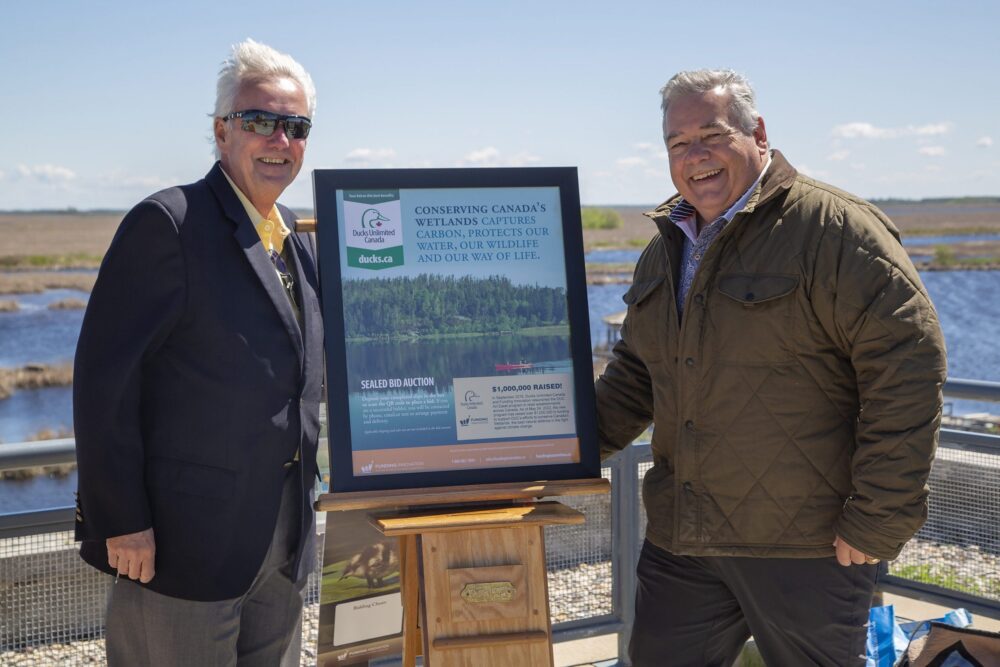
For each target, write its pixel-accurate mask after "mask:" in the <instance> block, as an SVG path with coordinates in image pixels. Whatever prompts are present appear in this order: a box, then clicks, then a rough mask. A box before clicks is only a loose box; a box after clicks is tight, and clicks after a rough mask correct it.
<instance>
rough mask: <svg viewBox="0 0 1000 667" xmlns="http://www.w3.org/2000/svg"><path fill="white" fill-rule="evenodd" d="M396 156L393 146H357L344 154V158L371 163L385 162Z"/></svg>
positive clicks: (348, 160) (353, 161) (355, 161)
mask: <svg viewBox="0 0 1000 667" xmlns="http://www.w3.org/2000/svg"><path fill="white" fill-rule="evenodd" d="M395 157H396V151H394V150H393V149H391V148H355V149H354V150H352V151H350V152H349V153H348V154H347V155H345V156H344V160H345V161H347V162H351V163H354V164H370V163H371V162H385V161H388V160H392V159H393V158H395Z"/></svg>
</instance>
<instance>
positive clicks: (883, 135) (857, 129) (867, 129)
mask: <svg viewBox="0 0 1000 667" xmlns="http://www.w3.org/2000/svg"><path fill="white" fill-rule="evenodd" d="M831 132H832V134H833V136H835V137H840V138H842V139H895V138H896V137H909V136H917V137H933V136H938V135H941V134H947V133H948V132H951V123H929V124H927V125H907V126H905V127H877V126H875V125H872V124H871V123H864V122H854V123H844V124H843V125H835V126H834V128H833V130H831Z"/></svg>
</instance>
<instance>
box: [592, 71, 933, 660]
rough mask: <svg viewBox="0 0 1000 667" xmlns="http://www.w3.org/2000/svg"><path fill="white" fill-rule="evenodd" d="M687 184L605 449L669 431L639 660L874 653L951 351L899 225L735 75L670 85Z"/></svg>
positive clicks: (638, 620) (603, 406)
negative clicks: (785, 127) (773, 116)
mask: <svg viewBox="0 0 1000 667" xmlns="http://www.w3.org/2000/svg"><path fill="white" fill-rule="evenodd" d="M661 94H662V109H663V136H664V140H665V142H666V147H667V157H668V160H669V165H670V175H671V178H672V180H673V183H674V185H675V186H676V188H677V190H678V194H676V195H674V196H673V197H671V198H670V199H669V200H667V201H666V202H665V203H664V204H663V205H661V206H660V207H659V208H657V209H656V210H655V211H653V212H652V213H650V214H648V215H649V216H650V217H651V218H652V219H653V221H654V222H655V223H656V226H657V230H658V234H656V235H655V236H654V238H653V240H652V241H651V242H650V243H649V245H648V246H647V247H646V250H645V251H644V252H643V254H642V256H641V257H640V259H639V262H638V264H637V265H636V269H635V275H634V279H633V284H632V286H631V288H630V289H629V290H628V292H627V293H626V294H625V297H624V300H625V302H626V303H627V304H628V314H627V316H626V318H625V322H624V325H623V326H622V330H621V341H620V342H619V343H618V344H617V345H616V347H615V350H614V354H615V356H614V359H613V360H612V361H611V363H610V364H608V367H607V369H606V370H605V371H604V373H603V375H602V376H601V377H600V378H599V379H598V381H597V400H598V428H599V437H600V441H601V445H602V452H603V453H604V454H605V455H608V454H611V453H613V452H614V451H616V450H618V449H621V448H622V447H625V446H626V445H628V443H630V442H631V441H632V440H633V439H634V438H635V437H637V436H638V435H639V434H640V433H642V432H643V430H645V429H646V428H647V427H648V426H649V425H650V423H652V424H654V427H655V428H654V431H653V438H652V453H653V467H652V468H651V469H650V470H649V471H648V472H647V473H646V475H645V479H644V481H643V502H644V505H645V507H646V512H647V516H648V519H649V521H648V525H647V530H646V542H645V544H644V545H643V550H642V554H641V556H640V559H639V564H638V570H637V575H638V587H637V592H636V613H635V622H634V625H633V629H632V637H631V642H630V645H629V653H630V657H631V660H632V664H634V665H637V666H655V667H659V666H661V665H671V666H672V667H680V666H685V665H688V666H691V667H696V666H697V667H703V666H705V665H724V666H726V667H728V666H729V665H731V664H732V663H733V661H734V659H735V658H736V656H737V654H738V653H739V651H740V649H741V647H742V645H743V643H744V642H745V641H746V639H747V638H748V637H749V636H750V635H751V634H752V635H753V637H754V639H755V641H756V643H757V646H758V648H759V649H760V652H761V654H762V656H763V658H764V661H765V662H766V663H767V664H768V665H776V666H781V665H796V666H797V665H828V666H830V667H844V666H845V665H863V664H864V663H865V638H866V632H865V624H866V621H867V618H868V607H869V605H870V604H871V599H872V594H873V590H874V588H875V583H876V578H877V573H878V565H877V563H878V562H879V560H880V559H891V558H895V557H896V555H897V554H899V552H900V550H901V549H902V548H903V545H904V544H905V543H906V542H907V541H908V540H909V539H910V538H911V537H912V536H913V534H914V533H915V532H916V531H917V529H918V528H920V526H921V524H922V523H923V521H924V519H925V517H926V512H927V493H928V490H927V486H926V482H927V476H928V474H929V471H930V464H931V460H932V458H933V455H934V449H935V446H936V444H937V428H938V425H939V422H940V416H941V385H942V383H943V382H944V378H945V354H944V343H943V339H942V336H941V331H940V327H939V325H938V320H937V315H936V313H935V311H934V308H933V306H932V305H931V302H930V300H929V298H928V296H927V292H926V291H925V290H924V287H923V285H922V284H921V282H920V278H919V276H918V274H917V271H916V270H915V269H914V267H913V265H912V263H911V262H910V260H909V258H908V256H907V254H906V252H905V251H904V250H903V248H902V245H901V244H900V242H899V233H898V231H897V230H896V228H895V226H893V224H892V222H891V221H890V220H889V219H888V218H887V217H886V216H885V215H884V214H883V213H882V212H881V211H879V210H878V209H877V208H875V207H874V206H872V205H871V204H869V203H867V202H865V201H862V200H860V199H858V198H856V197H854V196H852V195H849V194H847V193H845V192H842V191H839V190H837V189H835V188H833V187H831V186H829V185H825V184H823V183H820V182H818V181H815V180H812V179H810V178H807V177H805V176H803V175H802V174H800V173H798V172H797V171H796V170H795V169H794V168H793V167H792V166H791V165H790V164H789V163H788V161H787V160H786V159H785V157H784V156H783V155H782V154H781V153H780V152H778V151H776V150H771V149H770V147H769V145H768V141H767V132H766V129H765V125H764V119H763V118H761V116H760V114H759V113H758V112H757V109H756V108H755V99H754V93H753V90H752V89H751V88H750V85H749V84H748V83H747V81H746V80H745V79H744V78H743V77H742V76H740V75H738V74H736V73H735V72H732V71H729V70H698V71H692V72H681V73H679V74H677V75H676V76H674V77H673V78H672V79H671V80H670V81H669V82H668V83H667V85H666V86H665V87H664V88H663V89H662V91H661Z"/></svg>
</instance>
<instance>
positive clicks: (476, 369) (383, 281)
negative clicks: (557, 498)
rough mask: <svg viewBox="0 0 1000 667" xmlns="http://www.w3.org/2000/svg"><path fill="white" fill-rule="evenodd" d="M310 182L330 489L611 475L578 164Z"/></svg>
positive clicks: (381, 173)
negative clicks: (601, 436) (599, 405)
mask: <svg viewBox="0 0 1000 667" xmlns="http://www.w3.org/2000/svg"><path fill="white" fill-rule="evenodd" d="M313 186H314V193H315V199H316V201H315V204H316V218H317V234H318V244H319V262H320V283H321V287H322V308H323V316H324V322H325V331H326V358H327V395H328V399H327V400H328V411H327V415H328V423H329V446H330V464H331V485H330V490H331V492H334V493H336V492H338V491H363V490H380V489H401V488H415V487H428V486H447V485H459V484H479V483H482V484H485V483H495V482H520V481H535V480H557V479H577V478H580V479H582V478H594V477H599V476H600V462H599V454H598V446H597V438H596V418H595V409H594V386H593V366H592V351H591V344H590V330H589V324H588V312H587V290H586V278H585V274H584V264H583V234H582V229H581V224H580V201H579V190H578V186H577V176H576V169H575V168H529V169H384V170H381V169H376V170H318V171H315V172H313Z"/></svg>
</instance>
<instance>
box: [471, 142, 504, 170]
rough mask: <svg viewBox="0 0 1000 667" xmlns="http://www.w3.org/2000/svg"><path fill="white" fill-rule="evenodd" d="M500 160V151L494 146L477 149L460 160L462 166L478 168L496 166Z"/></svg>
mask: <svg viewBox="0 0 1000 667" xmlns="http://www.w3.org/2000/svg"><path fill="white" fill-rule="evenodd" d="M499 160H500V151H498V150H497V149H496V147H494V146H487V147H485V148H478V149H476V150H474V151H472V152H470V153H468V154H466V156H465V157H463V158H462V164H475V165H479V166H481V167H482V166H487V165H496V164H497V163H498V161H499Z"/></svg>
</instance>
